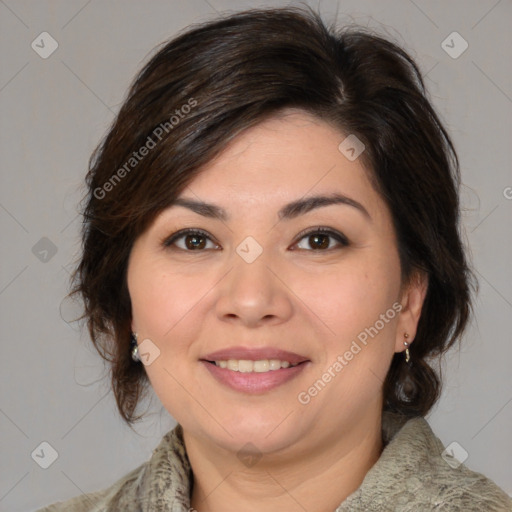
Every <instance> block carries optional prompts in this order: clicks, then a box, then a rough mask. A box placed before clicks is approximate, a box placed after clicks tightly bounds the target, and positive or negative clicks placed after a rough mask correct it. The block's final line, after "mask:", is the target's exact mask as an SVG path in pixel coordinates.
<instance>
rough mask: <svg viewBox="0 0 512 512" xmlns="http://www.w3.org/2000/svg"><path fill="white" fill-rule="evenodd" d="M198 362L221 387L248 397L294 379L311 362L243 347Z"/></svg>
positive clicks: (222, 351) (271, 351) (288, 354)
mask: <svg viewBox="0 0 512 512" xmlns="http://www.w3.org/2000/svg"><path fill="white" fill-rule="evenodd" d="M200 362H201V363H203V364H204V366H205V367H206V369H207V370H208V372H209V374H210V375H211V376H213V377H214V379H215V380H216V381H217V382H219V383H220V384H222V385H224V386H227V387H229V388H231V389H233V390H235V391H238V392H242V393H249V394H262V393H265V392H267V391H270V390H272V389H274V388H276V387H278V386H280V385H282V384H284V383H286V382H288V381H290V380H291V379H293V378H295V377H296V376H297V375H299V374H300V373H302V372H303V371H304V369H305V368H307V367H308V366H309V364H310V363H311V361H310V360H309V359H308V358H307V357H304V356H301V355H300V354H296V353H294V352H288V351H284V350H279V349H273V348H263V349H246V348H243V347H233V348H230V349H224V350H220V351H217V352H213V353H211V354H208V355H206V356H205V357H204V358H201V359H200Z"/></svg>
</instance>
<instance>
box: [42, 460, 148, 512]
mask: <svg viewBox="0 0 512 512" xmlns="http://www.w3.org/2000/svg"><path fill="white" fill-rule="evenodd" d="M146 466H147V463H144V464H142V465H140V466H139V467H138V468H136V469H134V470H132V471H130V472H129V473H127V474H126V475H124V476H123V477H122V478H120V479H119V480H118V481H117V482H115V483H114V484H113V485H111V486H110V487H107V488H105V489H103V490H100V491H96V492H92V493H88V494H82V495H80V496H76V497H74V498H71V499H69V500H66V501H59V502H56V503H52V504H51V505H48V506H46V507H43V508H41V509H39V510H37V512H65V511H67V512H70V511H71V512H107V510H112V509H111V508H110V507H112V505H113V504H116V506H118V507H120V508H116V509H115V510H123V511H124V512H131V511H132V510H133V511H135V510H136V508H134V507H136V500H135V498H136V489H137V487H138V484H139V482H140V480H141V478H142V476H143V474H144V470H145V468H146Z"/></svg>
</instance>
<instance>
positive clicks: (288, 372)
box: [201, 352, 310, 395]
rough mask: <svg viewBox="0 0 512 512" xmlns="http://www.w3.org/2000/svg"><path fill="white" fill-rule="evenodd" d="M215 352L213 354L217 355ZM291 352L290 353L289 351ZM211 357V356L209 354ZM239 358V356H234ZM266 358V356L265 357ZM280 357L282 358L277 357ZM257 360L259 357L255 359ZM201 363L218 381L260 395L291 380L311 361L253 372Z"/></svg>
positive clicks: (207, 362) (243, 391)
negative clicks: (236, 370)
mask: <svg viewBox="0 0 512 512" xmlns="http://www.w3.org/2000/svg"><path fill="white" fill-rule="evenodd" d="M216 354H217V353H216V352H215V353H213V354H211V355H216ZM288 354H289V353H288ZM208 357H210V356H208ZM233 359H237V358H233ZM240 359H242V358H240ZM263 359H266V358H263ZM275 359H280V358H277V357H276V358H275ZM255 360H256V361H257V360H258V359H255ZM201 363H202V364H203V365H204V366H205V367H206V369H207V370H208V371H209V372H210V374H211V375H212V376H213V377H214V378H215V380H217V382H219V383H221V384H223V385H224V386H227V387H229V388H231V389H233V390H235V391H238V392H242V393H246V394H252V395H258V394H262V393H265V392H267V391H270V390H272V389H274V388H277V387H278V386H281V385H282V384H284V383H286V382H288V381H290V380H291V379H293V378H295V377H297V376H298V375H299V374H300V373H302V372H303V371H304V370H305V369H306V368H307V367H308V366H309V364H310V361H305V362H303V363H301V364H298V365H297V366H290V367H288V368H281V369H280V370H270V371H268V372H262V373H259V372H252V373H242V372H235V371H232V370H228V369H227V368H221V367H220V366H217V365H216V364H215V363H210V362H209V361H205V360H202V361H201Z"/></svg>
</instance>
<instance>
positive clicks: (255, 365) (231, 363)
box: [206, 359, 307, 373]
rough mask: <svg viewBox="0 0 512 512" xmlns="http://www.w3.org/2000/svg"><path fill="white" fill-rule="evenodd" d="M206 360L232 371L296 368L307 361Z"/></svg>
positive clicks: (251, 371) (271, 370) (246, 371)
mask: <svg viewBox="0 0 512 512" xmlns="http://www.w3.org/2000/svg"><path fill="white" fill-rule="evenodd" d="M206 362H207V363H210V364H214V365H215V366H218V367H219V368H224V369H227V370H230V371H232V372H239V373H267V372H273V371H277V370H280V369H281V368H294V367H295V366H298V365H300V364H304V363H306V362H307V361H302V362H300V363H290V361H285V360H281V359H259V360H258V361H252V360H250V359H228V360H218V361H206Z"/></svg>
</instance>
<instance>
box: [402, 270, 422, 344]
mask: <svg viewBox="0 0 512 512" xmlns="http://www.w3.org/2000/svg"><path fill="white" fill-rule="evenodd" d="M427 289H428V275H427V274H426V273H425V272H423V271H419V270H418V271H415V273H414V274H413V276H411V280H410V282H409V283H408V284H407V285H406V286H405V287H404V289H403V290H402V294H401V298H400V304H401V305H402V309H401V310H400V316H399V317H398V322H397V330H396V340H395V352H402V351H404V350H405V349H406V347H405V345H404V341H406V338H405V337H404V334H405V333H407V334H408V335H409V336H408V338H407V341H408V342H409V343H412V342H413V340H414V338H415V336H416V331H417V329H418V322H419V320H420V316H421V310H422V308H423V303H424V301H425V296H426V295H427Z"/></svg>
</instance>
